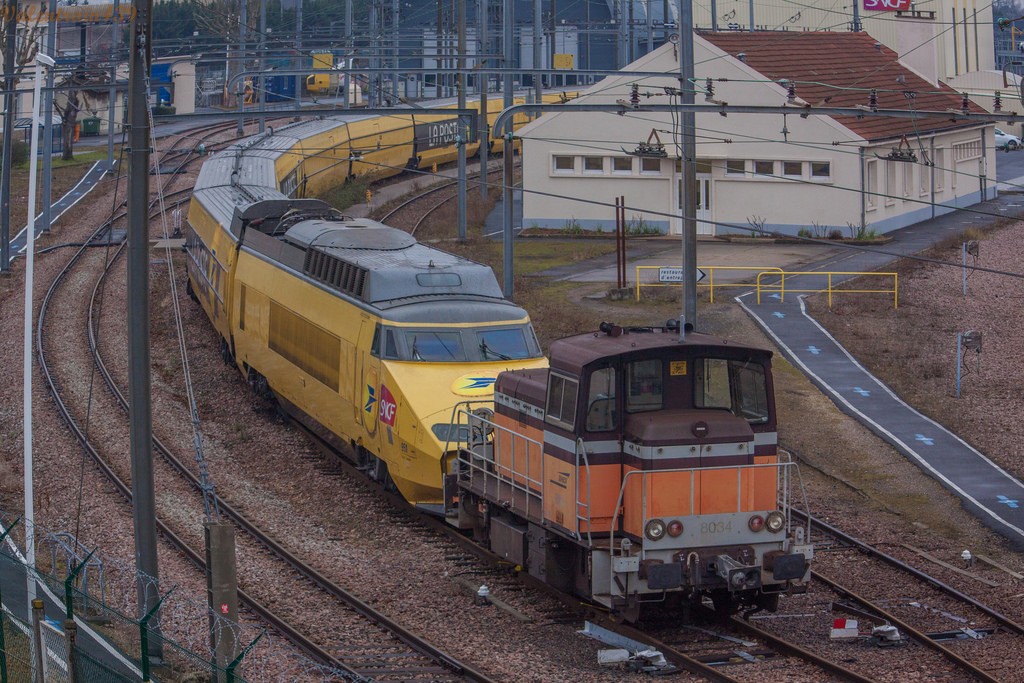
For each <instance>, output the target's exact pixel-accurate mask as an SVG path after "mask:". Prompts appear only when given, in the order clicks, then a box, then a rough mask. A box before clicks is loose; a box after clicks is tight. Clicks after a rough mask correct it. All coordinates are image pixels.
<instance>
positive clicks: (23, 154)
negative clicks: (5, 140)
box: [0, 140, 30, 166]
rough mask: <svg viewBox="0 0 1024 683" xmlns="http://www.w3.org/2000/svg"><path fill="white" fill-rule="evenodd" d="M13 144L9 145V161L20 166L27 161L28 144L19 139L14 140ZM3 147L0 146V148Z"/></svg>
mask: <svg viewBox="0 0 1024 683" xmlns="http://www.w3.org/2000/svg"><path fill="white" fill-rule="evenodd" d="M13 142H14V144H13V145H11V163H12V164H13V165H15V166H22V165H24V164H25V163H26V162H28V154H29V151H30V150H29V146H28V143H27V142H22V141H21V140H14V141H13ZM2 149H3V147H2V146H0V150H2Z"/></svg>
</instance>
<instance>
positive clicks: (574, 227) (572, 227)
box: [562, 218, 583, 235]
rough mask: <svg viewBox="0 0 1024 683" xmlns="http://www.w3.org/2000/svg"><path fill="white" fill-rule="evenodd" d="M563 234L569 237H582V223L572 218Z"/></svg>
mask: <svg viewBox="0 0 1024 683" xmlns="http://www.w3.org/2000/svg"><path fill="white" fill-rule="evenodd" d="M562 232H564V233H565V234H567V235H582V234H583V226H582V225H580V222H579V221H578V220H576V219H575V218H570V219H569V220H567V221H566V222H565V225H564V226H563V228H562Z"/></svg>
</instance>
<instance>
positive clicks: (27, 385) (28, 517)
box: [22, 53, 53, 604]
mask: <svg viewBox="0 0 1024 683" xmlns="http://www.w3.org/2000/svg"><path fill="white" fill-rule="evenodd" d="M44 64H45V65H46V66H49V67H53V60H52V59H50V57H49V56H47V55H44V54H39V53H37V54H36V69H35V79H34V81H35V82H34V84H33V86H32V127H31V129H30V130H31V131H32V144H31V146H30V149H31V151H30V154H31V156H30V157H29V160H28V235H27V236H26V242H25V245H26V246H25V348H24V367H23V371H24V373H25V375H24V389H23V391H24V394H23V396H22V399H23V408H24V417H25V424H24V428H23V429H24V442H25V444H24V448H25V453H24V456H25V561H26V562H27V564H28V567H29V569H30V570H33V569H35V568H36V525H35V515H36V509H35V501H34V500H33V483H32V312H33V309H34V308H35V301H34V296H33V291H32V281H33V278H34V267H35V251H36V169H37V168H38V166H37V164H38V156H39V88H40V86H41V85H42V83H41V81H42V79H43V72H42V67H43V65H44ZM47 70H49V69H47ZM26 576H27V577H28V583H27V587H28V601H29V604H34V603H35V597H36V581H35V577H34V576H33V574H32V572H31V571H29V572H27V574H26Z"/></svg>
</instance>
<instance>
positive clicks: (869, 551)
mask: <svg viewBox="0 0 1024 683" xmlns="http://www.w3.org/2000/svg"><path fill="white" fill-rule="evenodd" d="M792 513H793V515H794V516H795V517H798V518H800V519H803V520H804V521H805V522H806V521H807V514H806V513H804V512H802V511H800V510H792ZM810 522H811V526H812V527H817V528H818V529H819V530H821V531H822V532H824V533H826V534H828V535H830V536H833V537H835V538H836V539H838V540H840V541H842V542H843V543H845V544H847V545H850V546H852V547H854V548H856V549H857V550H859V551H860V552H862V553H864V554H866V555H868V556H869V557H874V558H876V559H879V560H881V561H883V562H885V563H886V564H888V565H890V566H892V567H895V568H896V569H899V570H901V571H904V572H907V573H908V574H910V575H912V576H913V577H914V578H916V579H918V580H920V581H922V582H924V583H927V584H928V585H930V586H931V587H932V588H935V589H936V590H939V591H941V592H943V593H946V594H947V595H949V596H952V597H954V598H956V599H957V600H960V601H962V602H965V603H967V604H968V605H970V606H971V607H973V608H975V609H976V610H978V611H980V612H983V613H984V614H986V615H987V616H989V617H991V618H992V619H994V620H996V621H997V622H998V623H999V624H1000V625H1001V626H1003V627H1004V628H1006V629H1007V630H1008V631H1012V632H1013V633H1017V634H1019V635H1024V626H1022V625H1020V624H1019V623H1017V622H1016V621H1014V620H1013V619H1010V618H1009V617H1007V616H1006V615H1004V614H1002V613H1000V612H997V611H996V610H994V609H992V608H991V607H989V606H987V605H985V604H983V603H981V602H979V601H978V600H976V599H975V598H972V597H971V596H969V595H967V594H965V593H961V592H960V591H958V590H957V589H955V588H953V587H952V586H950V585H948V584H945V583H943V582H942V581H939V580H938V579H936V578H935V577H933V576H931V575H930V574H926V573H925V572H923V571H921V570H920V569H918V568H917V567H914V566H911V565H909V564H907V563H906V562H904V561H902V560H900V559H897V558H895V557H893V556H892V555H889V554H888V553H884V552H882V551H881V550H879V549H878V548H875V547H874V546H871V545H868V544H867V543H865V542H863V541H861V540H859V539H857V538H854V537H853V536H850V535H849V534H847V533H845V532H843V531H840V530H839V529H837V528H836V527H834V526H832V525H831V524H828V523H827V522H824V521H822V520H820V519H817V518H814V517H811V518H810Z"/></svg>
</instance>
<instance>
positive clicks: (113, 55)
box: [50, 0, 121, 171]
mask: <svg viewBox="0 0 1024 683" xmlns="http://www.w3.org/2000/svg"><path fill="white" fill-rule="evenodd" d="M51 4H56V0H51ZM118 4H119V0H114V17H115V22H114V25H113V26H114V35H113V37H112V38H111V43H110V90H109V91H108V92H107V100H108V102H107V170H109V171H113V170H114V115H115V112H116V111H117V110H116V108H115V107H114V105H115V103H116V102H117V64H118V61H119V59H118V48H119V47H120V43H121V22H120V20H119V18H120V17H119V15H118ZM50 16H53V15H50ZM51 54H52V53H51Z"/></svg>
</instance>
